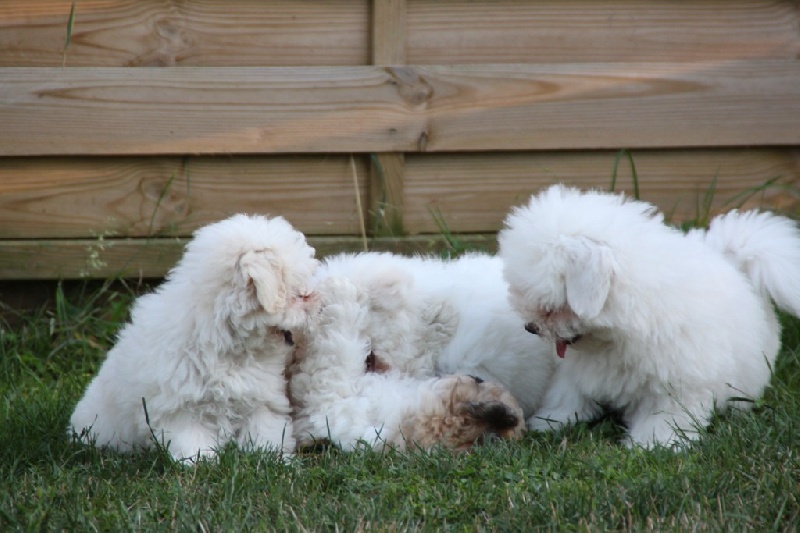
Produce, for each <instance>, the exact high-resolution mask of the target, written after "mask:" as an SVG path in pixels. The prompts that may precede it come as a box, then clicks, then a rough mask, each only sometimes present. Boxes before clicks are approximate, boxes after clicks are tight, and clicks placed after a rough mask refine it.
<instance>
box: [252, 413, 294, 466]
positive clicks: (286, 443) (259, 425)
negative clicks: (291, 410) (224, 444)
mask: <svg viewBox="0 0 800 533" xmlns="http://www.w3.org/2000/svg"><path fill="white" fill-rule="evenodd" d="M238 440H239V446H240V447H241V448H242V449H244V450H259V449H260V450H275V451H278V452H280V453H282V454H283V455H284V456H287V457H288V456H291V455H292V454H293V453H294V449H295V444H296V443H295V438H294V433H293V431H292V420H291V418H289V417H288V416H281V415H278V414H275V413H274V412H272V411H271V410H269V409H268V408H264V409H261V410H259V411H256V412H254V413H252V414H251V415H250V417H249V418H248V419H247V422H246V423H245V424H244V427H243V428H242V431H241V434H240V435H239V439H238Z"/></svg>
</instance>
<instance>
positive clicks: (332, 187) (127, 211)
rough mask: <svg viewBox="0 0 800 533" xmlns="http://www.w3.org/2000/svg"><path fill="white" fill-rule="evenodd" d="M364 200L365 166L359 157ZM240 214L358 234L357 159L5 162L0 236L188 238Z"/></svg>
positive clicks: (0, 164) (0, 163)
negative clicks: (274, 217)
mask: <svg viewBox="0 0 800 533" xmlns="http://www.w3.org/2000/svg"><path fill="white" fill-rule="evenodd" d="M355 168H356V174H357V176H356V178H357V181H358V188H359V194H360V195H361V202H362V204H364V203H365V202H366V191H367V179H368V174H367V166H366V161H365V159H364V158H356V166H355ZM237 212H246V213H263V214H270V215H282V216H284V217H285V218H287V220H289V222H291V223H292V224H294V225H296V226H297V227H298V229H300V230H301V231H304V232H307V233H313V234H319V235H331V234H334V235H336V234H358V233H359V227H360V224H359V221H358V212H357V209H356V192H355V185H354V183H353V169H352V166H351V164H350V158H349V156H308V157H307V156H296V157H293V156H273V157H255V156H254V157H245V156H242V157H217V158H214V157H186V158H171V157H153V158H130V157H124V158H45V159H42V158H38V159H33V158H2V159H0V238H4V239H21V238H28V239H31V238H76V237H96V238H97V237H101V236H102V237H105V238H112V237H129V236H133V237H141V236H152V235H160V236H164V235H169V236H186V235H189V234H190V233H191V232H192V231H193V230H194V229H195V228H197V227H198V226H201V225H203V224H207V223H209V222H213V221H215V220H219V219H221V218H224V217H227V216H229V215H231V214H234V213H237Z"/></svg>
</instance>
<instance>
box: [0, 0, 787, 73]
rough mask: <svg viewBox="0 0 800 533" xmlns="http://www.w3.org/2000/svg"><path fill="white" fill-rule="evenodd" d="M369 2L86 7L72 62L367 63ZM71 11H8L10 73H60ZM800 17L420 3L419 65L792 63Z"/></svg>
mask: <svg viewBox="0 0 800 533" xmlns="http://www.w3.org/2000/svg"><path fill="white" fill-rule="evenodd" d="M369 4H370V2H368V1H367V0H337V1H336V2H325V1H311V0H270V2H269V3H265V2H263V1H262V0H237V1H231V0H193V1H191V2H164V1H157V0H79V1H78V2H77V3H76V13H77V14H76V22H75V25H74V34H73V38H72V42H71V43H70V46H69V49H68V54H67V58H66V65H67V66H163V65H185V66H289V65H294V66H301V65H306V66H311V65H364V64H367V63H368V62H369V55H370V52H369V23H368V18H369V11H370V9H369V7H370V6H369ZM70 5H71V2H70V1H69V0H35V1H21V0H0V66H61V63H62V56H63V50H64V37H65V28H66V21H67V17H68V14H69V11H70ZM798 17H800V8H798V5H797V2H796V1H794V0H778V1H775V0H737V1H736V2H731V1H730V0H694V1H692V2H665V1H663V0H604V1H602V2H585V1H583V2H570V1H564V0H537V1H536V2H531V1H530V0H492V1H491V2H475V1H473V0H412V1H410V2H409V6H408V35H409V40H408V49H407V51H408V62H409V63H411V64H450V63H540V62H593V61H600V62H607V61H637V62H639V61H684V60H685V61H698V60H701V61H704V60H729V59H743V58H773V59H793V58H795V57H797V54H798V53H800V42H799V41H800V37H799V36H798V34H797V28H798V24H799V23H800V22H799V21H798ZM405 62H406V61H402V62H400V63H405Z"/></svg>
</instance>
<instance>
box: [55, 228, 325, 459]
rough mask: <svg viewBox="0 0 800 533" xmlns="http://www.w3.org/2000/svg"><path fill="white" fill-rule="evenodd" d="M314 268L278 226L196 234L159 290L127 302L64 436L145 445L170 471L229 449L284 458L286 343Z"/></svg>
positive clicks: (288, 434)
mask: <svg viewBox="0 0 800 533" xmlns="http://www.w3.org/2000/svg"><path fill="white" fill-rule="evenodd" d="M316 267H317V261H316V260H315V259H314V250H313V248H311V247H310V246H308V245H307V244H306V241H305V238H304V237H303V235H302V234H301V233H300V232H298V231H296V230H295V229H293V228H292V227H291V225H290V224H289V223H288V222H286V221H285V220H284V219H282V218H280V217H277V218H272V219H268V218H265V217H262V216H246V215H235V216H233V217H231V218H229V219H227V220H223V221H221V222H217V223H214V224H210V225H208V226H206V227H204V228H201V229H199V230H198V231H197V232H196V233H195V236H194V238H193V240H192V241H191V242H189V244H188V245H187V247H186V252H185V254H184V256H183V258H182V259H181V261H180V262H179V263H178V264H177V265H176V266H175V268H174V269H173V270H172V271H171V272H170V273H169V275H168V276H167V280H166V281H165V283H164V284H163V285H161V287H159V288H158V290H156V292H154V293H152V294H148V295H145V296H142V297H140V298H139V299H138V300H137V301H136V302H135V304H134V306H133V309H132V312H131V322H130V323H129V324H128V325H126V326H125V327H124V328H123V329H122V331H121V332H120V334H119V338H118V340H117V343H116V345H115V346H114V347H113V348H112V349H111V351H110V352H109V353H108V356H107V358H106V360H105V362H104V363H103V365H102V367H101V368H100V371H99V373H98V374H97V376H96V377H95V378H94V380H93V381H92V382H91V383H90V384H89V387H88V389H87V390H86V394H85V395H84V397H83V399H82V400H81V401H80V402H79V403H78V405H77V407H76V408H75V412H74V414H73V415H72V419H71V431H72V432H74V433H75V434H77V435H79V436H80V438H81V440H83V441H84V442H95V443H96V444H97V445H102V446H110V447H112V448H116V449H118V450H120V451H128V450H131V449H132V448H135V447H148V446H151V445H153V435H155V438H156V439H158V441H159V442H162V441H163V443H164V444H165V445H168V449H169V452H170V453H171V454H172V456H173V457H175V458H176V459H179V460H183V459H193V458H196V457H198V454H199V456H201V457H213V456H214V454H215V449H216V448H217V447H219V446H221V445H224V444H225V443H227V442H229V441H233V442H237V443H238V444H239V445H240V446H242V447H245V448H251V447H252V448H274V449H278V450H280V451H283V452H285V453H291V452H292V451H293V450H294V447H295V439H294V436H293V434H292V424H291V418H290V415H291V410H290V406H289V401H288V398H287V395H286V378H285V376H284V369H285V365H286V363H287V361H288V358H289V357H290V355H291V352H292V349H293V348H292V346H291V344H292V342H291V335H290V333H289V331H290V330H292V329H294V328H298V327H301V326H304V325H305V322H306V320H307V316H308V314H309V312H310V311H311V309H312V308H313V307H314V305H315V303H314V300H313V298H310V297H309V295H308V285H309V281H310V278H311V276H312V274H313V273H314V270H315V269H316ZM143 400H144V402H145V403H146V406H147V415H148V416H149V426H148V424H147V421H146V418H145V409H144V406H143ZM151 430H152V432H153V433H151Z"/></svg>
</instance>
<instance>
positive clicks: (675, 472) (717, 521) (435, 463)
mask: <svg viewBox="0 0 800 533" xmlns="http://www.w3.org/2000/svg"><path fill="white" fill-rule="evenodd" d="M54 291H55V298H54V300H55V305H52V306H49V307H42V308H41V309H38V310H35V311H31V312H26V313H17V314H16V316H10V318H9V320H8V321H7V322H5V323H2V325H1V326H2V331H0V339H2V343H0V346H1V348H0V349H1V350H2V354H0V390H2V408H1V412H0V417H2V420H1V421H0V530H2V531H9V530H42V529H45V530H56V529H66V530H73V531H79V530H95V529H97V530H114V531H116V530H132V529H136V530H154V529H170V530H173V529H180V530H189V529H191V530H203V531H211V530H250V529H256V530H312V531H319V530H335V529H338V530H345V531H357V530H367V529H369V530H390V531H391V530H442V529H447V530H470V531H471V530H512V531H523V530H533V529H536V530H539V529H554V530H581V531H585V530H591V531H597V530H609V529H613V530H636V531H641V530H648V529H657V530H689V529H701V530H703V529H705V530H714V531H716V530H721V529H730V530H738V531H741V530H744V529H752V530H755V531H773V530H778V531H784V530H795V529H797V528H798V525H800V501H799V500H800V457H798V445H797V443H798V438H799V437H800V429H798V428H800V321H798V320H796V319H793V318H791V319H790V318H786V317H784V325H785V328H784V349H783V351H782V353H781V355H780V357H779V358H778V361H777V363H776V368H775V369H774V370H775V375H774V376H773V380H772V387H771V388H770V389H769V390H768V391H767V393H766V395H765V397H764V399H763V401H759V402H758V403H757V404H756V405H755V408H754V410H753V411H752V412H748V413H734V414H725V415H722V416H719V417H717V418H716V419H715V422H714V424H713V425H712V427H711V428H709V430H708V432H707V433H706V434H705V435H704V436H703V438H702V441H701V442H700V443H698V444H696V445H695V446H693V447H692V448H691V449H689V450H686V451H682V452H677V453H675V452H671V451H667V450H655V451H643V450H628V449H626V448H624V447H622V446H620V445H619V444H618V439H619V437H620V435H621V429H620V428H619V427H618V426H616V425H615V423H614V421H613V420H611V419H607V420H604V421H602V422H600V423H598V424H594V425H591V426H590V425H579V426H577V427H574V428H570V429H568V430H565V431H563V432H561V433H556V434H532V433H529V434H528V435H527V436H526V437H525V438H524V439H523V440H522V441H519V442H513V443H508V442H491V443H487V444H484V445H483V446H481V447H478V448H476V449H475V450H474V451H473V452H472V453H470V454H464V455H455V456H454V455H451V454H449V453H447V452H443V451H435V452H431V453H419V452H412V453H397V452H376V451H372V450H363V451H360V452H357V453H352V454H345V453H341V452H339V451H337V450H335V449H331V448H327V449H319V450H314V451H307V452H303V453H301V454H299V455H298V456H297V457H296V458H295V459H294V460H293V461H292V462H290V463H288V464H285V463H283V462H281V461H279V460H278V459H277V458H276V457H275V456H273V455H271V454H266V453H264V454H257V453H242V452H240V451H239V450H237V449H235V448H227V449H225V450H223V451H222V453H221V456H220V459H219V462H218V463H206V462H203V463H200V464H197V465H193V466H181V465H178V464H175V463H173V462H172V461H171V460H170V458H169V456H168V455H166V454H165V453H163V452H158V451H152V452H149V453H140V454H136V455H133V456H124V455H118V454H115V453H112V452H110V451H106V450H99V449H93V448H86V447H82V446H80V445H77V444H75V443H73V442H71V440H70V439H69V438H68V437H67V433H66V426H67V421H68V419H69V416H70V414H71V411H72V408H73V407H74V405H75V403H76V402H77V400H78V398H79V397H80V395H81V393H82V391H83V388H84V387H85V386H86V384H87V383H88V381H89V379H90V378H91V376H92V375H93V373H94V372H95V371H96V370H97V368H98V366H99V364H100V362H101V361H102V358H103V356H104V351H105V350H106V349H107V348H108V347H109V346H110V345H111V344H112V342H113V338H114V334H115V332H116V330H117V329H118V328H119V327H120V324H121V323H122V322H123V321H124V320H126V318H127V311H128V307H129V305H130V302H131V301H132V298H133V296H132V295H131V293H132V291H126V290H118V289H114V290H110V289H107V288H105V287H97V286H96V285H87V288H86V289H85V290H83V291H72V292H70V293H68V294H69V295H67V292H66V291H64V290H62V289H61V287H60V286H59V287H58V288H56V289H54ZM6 311H8V310H6ZM7 314H8V313H7Z"/></svg>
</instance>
